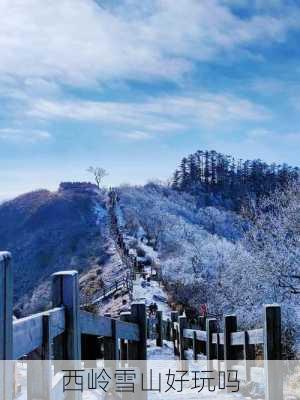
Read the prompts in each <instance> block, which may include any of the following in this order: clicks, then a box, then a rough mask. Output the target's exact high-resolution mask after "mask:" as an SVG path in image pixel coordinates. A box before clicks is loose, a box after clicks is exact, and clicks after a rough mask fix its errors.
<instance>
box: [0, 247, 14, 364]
mask: <svg viewBox="0 0 300 400" xmlns="http://www.w3.org/2000/svg"><path fill="white" fill-rule="evenodd" d="M12 319H13V277H12V266H11V254H10V253H8V252H6V251H2V252H0V360H11V359H12V355H13V351H12V346H13V345H12Z"/></svg>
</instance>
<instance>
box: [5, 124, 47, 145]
mask: <svg viewBox="0 0 300 400" xmlns="http://www.w3.org/2000/svg"><path fill="white" fill-rule="evenodd" d="M50 138H51V135H50V133H49V132H46V131H41V130H28V129H24V130H22V129H15V128H1V129H0V141H5V142H13V143H36V142H41V141H47V140H49V139H50Z"/></svg>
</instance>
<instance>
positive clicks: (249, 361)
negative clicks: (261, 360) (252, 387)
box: [243, 332, 255, 382]
mask: <svg viewBox="0 0 300 400" xmlns="http://www.w3.org/2000/svg"><path fill="white" fill-rule="evenodd" d="M243 357H244V365H245V381H246V382H250V379H251V367H252V366H253V360H255V346H254V345H251V344H249V334H248V332H244V346H243Z"/></svg>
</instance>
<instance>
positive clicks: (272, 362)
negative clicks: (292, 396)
mask: <svg viewBox="0 0 300 400" xmlns="http://www.w3.org/2000/svg"><path fill="white" fill-rule="evenodd" d="M264 320H265V321H264V360H265V390H266V393H265V399H266V400H271V399H272V400H282V399H283V378H282V371H281V361H280V360H281V358H282V354H281V308H280V306H279V305H277V304H274V305H266V306H265V315H264Z"/></svg>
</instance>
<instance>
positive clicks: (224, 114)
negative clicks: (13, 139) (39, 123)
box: [27, 93, 271, 139]
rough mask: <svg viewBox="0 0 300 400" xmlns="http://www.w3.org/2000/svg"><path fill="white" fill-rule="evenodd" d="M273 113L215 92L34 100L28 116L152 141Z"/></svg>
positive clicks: (252, 119) (259, 117)
mask: <svg viewBox="0 0 300 400" xmlns="http://www.w3.org/2000/svg"><path fill="white" fill-rule="evenodd" d="M270 116H271V114H270V113H269V111H268V110H267V109H265V108H264V107H263V106H260V105H257V104H255V103H253V102H251V101H249V100H246V99H244V98H239V97H236V96H232V95H224V94H223V95H220V94H212V93H203V94H201V95H198V94H189V95H186V96H173V97H172V96H164V97H158V98H148V99H146V100H144V101H141V102H138V103H137V102H128V101H127V102H105V101H102V102H100V101H98V102H96V101H93V102H92V101H54V100H47V99H40V100H35V101H33V102H32V103H31V104H30V105H29V108H28V110H27V117H29V118H35V119H39V120H73V121H82V122H87V121H90V122H94V123H98V124H101V127H102V128H103V127H105V128H109V129H110V131H114V129H116V128H117V131H119V132H123V136H124V137H126V136H127V137H128V138H130V137H131V138H132V139H137V138H139V139H148V138H149V137H150V136H153V135H157V134H168V133H178V132H187V131H188V130H190V129H193V128H196V129H200V128H204V129H215V128H217V127H222V128H224V126H226V124H227V125H228V126H230V127H231V128H232V127H233V126H236V125H238V124H240V123H242V122H245V121H248V122H249V121H250V122H253V121H256V122H257V121H264V120H266V119H268V118H270Z"/></svg>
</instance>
